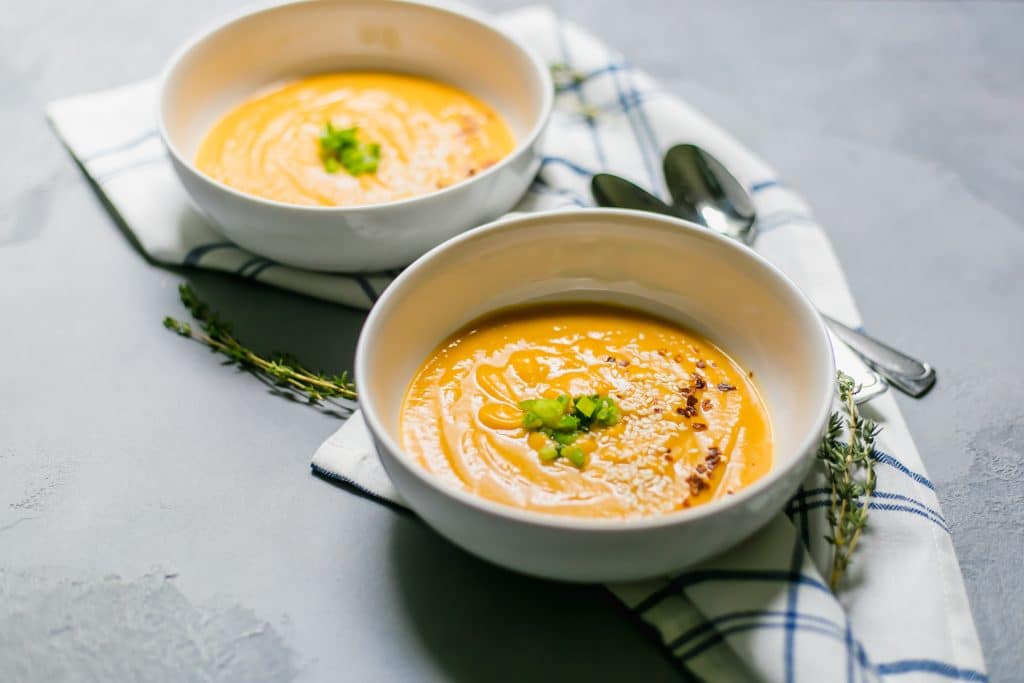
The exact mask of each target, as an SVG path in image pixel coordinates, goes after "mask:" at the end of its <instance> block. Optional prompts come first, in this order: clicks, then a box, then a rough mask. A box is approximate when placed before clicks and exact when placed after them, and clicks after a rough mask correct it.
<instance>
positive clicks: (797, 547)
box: [783, 486, 806, 683]
mask: <svg viewBox="0 0 1024 683" xmlns="http://www.w3.org/2000/svg"><path fill="white" fill-rule="evenodd" d="M802 490H803V486H801V487H800V488H799V489H798V491H797V495H799V492H800V491H802ZM801 517H802V520H806V516H804V515H802V516H801ZM801 526H803V524H801ZM804 547H805V546H804V541H803V538H802V536H800V534H796V539H795V540H794V542H793V550H792V551H791V553H792V555H791V557H790V560H789V570H790V572H792V573H794V574H800V573H801V572H800V569H801V567H802V566H803V559H804ZM799 597H800V584H799V583H797V582H796V581H794V582H792V583H790V584H789V591H788V593H787V595H786V622H785V626H786V640H785V643H784V645H783V657H784V659H783V664H784V667H785V669H784V670H785V672H786V683H793V677H794V676H795V675H796V664H795V662H796V616H797V601H798V599H799Z"/></svg>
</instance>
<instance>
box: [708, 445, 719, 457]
mask: <svg viewBox="0 0 1024 683" xmlns="http://www.w3.org/2000/svg"><path fill="white" fill-rule="evenodd" d="M721 454H722V449H720V448H719V447H718V446H712V447H711V448H709V449H708V456H712V457H716V458H717V457H718V456H720V455H721Z"/></svg>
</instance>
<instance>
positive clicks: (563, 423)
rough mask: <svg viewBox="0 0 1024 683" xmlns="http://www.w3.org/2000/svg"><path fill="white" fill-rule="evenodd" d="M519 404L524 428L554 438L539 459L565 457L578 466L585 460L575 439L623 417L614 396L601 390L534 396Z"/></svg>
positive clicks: (610, 424) (544, 448) (540, 452)
mask: <svg viewBox="0 0 1024 683" xmlns="http://www.w3.org/2000/svg"><path fill="white" fill-rule="evenodd" d="M519 407H520V408H522V410H523V428H524V429H525V430H526V431H528V432H540V433H542V434H545V435H547V437H548V438H549V439H551V441H550V442H549V443H547V444H545V445H544V446H543V447H542V448H541V449H540V450H539V451H538V455H539V456H540V459H541V460H543V461H544V462H554V461H555V460H558V458H560V457H565V458H566V459H567V460H568V461H569V462H571V463H572V464H573V465H575V466H576V467H583V465H584V464H585V463H586V454H585V453H584V452H583V449H582V448H580V447H579V446H576V445H574V444H575V442H576V439H578V438H579V437H580V435H581V434H583V433H584V432H588V431H590V430H591V429H592V428H594V427H610V426H612V425H614V424H616V423H617V422H618V421H619V420H620V419H621V417H622V414H621V413H620V412H619V407H618V406H617V405H616V404H615V400H614V399H612V398H611V397H610V396H601V395H599V394H592V395H583V396H577V397H575V398H573V397H572V396H569V394H562V395H561V396H559V397H558V398H535V399H531V400H529V401H522V402H521V403H520V404H519Z"/></svg>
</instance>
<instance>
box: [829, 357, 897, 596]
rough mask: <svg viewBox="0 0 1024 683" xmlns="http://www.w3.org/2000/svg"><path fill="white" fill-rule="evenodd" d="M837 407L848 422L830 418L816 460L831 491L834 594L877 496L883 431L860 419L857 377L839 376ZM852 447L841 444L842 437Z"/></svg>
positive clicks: (834, 415) (830, 513)
mask: <svg viewBox="0 0 1024 683" xmlns="http://www.w3.org/2000/svg"><path fill="white" fill-rule="evenodd" d="M836 379H837V383H838V390H839V402H840V403H841V404H842V406H843V408H845V410H846V413H847V416H846V418H845V419H844V418H843V417H842V415H841V414H840V413H832V415H831V417H830V418H829V422H828V429H827V430H826V432H825V438H824V439H822V441H821V445H820V446H819V447H818V459H819V460H820V461H821V462H822V464H823V465H824V467H825V474H826V475H827V477H828V481H829V485H830V487H831V489H832V496H831V504H830V505H829V509H828V515H827V516H828V523H829V526H830V527H831V534H830V535H828V536H825V540H826V541H828V542H829V543H830V544H831V545H832V570H831V572H830V573H829V579H828V584H829V586H830V587H831V588H832V590H833V591H835V590H836V588H838V586H839V581H840V579H842V577H843V572H844V571H846V568H847V567H849V566H850V559H851V557H852V556H853V551H854V549H855V548H856V547H857V541H858V540H860V536H861V533H862V532H863V531H864V528H865V527H866V526H867V522H868V503H869V502H870V499H871V496H872V495H873V494H874V492H875V461H874V458H873V456H872V454H873V453H874V449H875V438H876V437H877V436H878V433H879V431H881V428H880V427H879V426H878V423H876V422H875V421H874V420H871V419H868V418H866V417H863V416H861V414H860V412H859V411H858V410H857V404H856V402H855V401H854V394H856V393H857V385H856V383H855V382H854V381H853V378H852V377H850V376H849V375H847V374H845V373H843V372H840V373H838V375H837V377H836ZM844 431H846V432H847V433H848V435H849V439H850V442H849V443H843V442H842V441H840V437H842V435H843V432H844Z"/></svg>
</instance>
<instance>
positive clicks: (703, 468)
mask: <svg viewBox="0 0 1024 683" xmlns="http://www.w3.org/2000/svg"><path fill="white" fill-rule="evenodd" d="M697 471H698V472H700V473H701V474H704V473H705V472H707V471H708V468H707V467H704V465H697Z"/></svg>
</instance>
